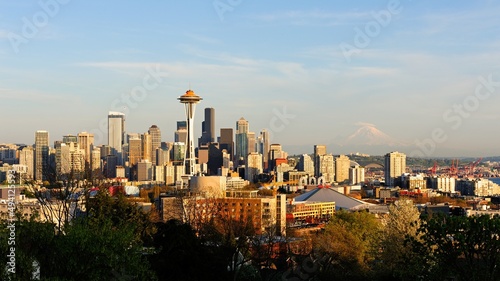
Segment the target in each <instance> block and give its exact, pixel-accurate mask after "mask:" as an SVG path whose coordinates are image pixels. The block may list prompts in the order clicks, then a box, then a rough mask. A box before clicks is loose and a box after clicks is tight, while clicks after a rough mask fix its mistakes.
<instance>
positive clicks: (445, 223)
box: [408, 215, 500, 280]
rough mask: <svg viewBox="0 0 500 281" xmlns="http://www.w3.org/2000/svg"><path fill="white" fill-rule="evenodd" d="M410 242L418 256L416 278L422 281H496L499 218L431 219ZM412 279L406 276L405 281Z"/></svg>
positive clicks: (499, 273)
mask: <svg viewBox="0 0 500 281" xmlns="http://www.w3.org/2000/svg"><path fill="white" fill-rule="evenodd" d="M420 233H421V234H422V239H421V241H417V240H415V239H412V240H411V242H412V244H411V245H412V248H413V249H414V252H416V253H419V254H420V255H421V259H420V260H419V264H418V265H419V267H418V268H419V269H420V270H419V271H417V272H416V273H417V274H418V276H420V277H423V278H425V279H426V280H442V279H443V277H450V278H455V280H500V271H499V266H500V237H499V234H500V218H499V217H498V216H495V217H493V218H492V217H490V216H489V215H481V216H471V217H461V216H456V217H453V216H452V217H450V216H445V215H433V216H431V217H429V218H428V219H427V220H426V223H425V224H424V225H423V226H422V227H421V229H420ZM414 277H415V276H408V279H411V278H414Z"/></svg>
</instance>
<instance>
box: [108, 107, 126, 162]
mask: <svg viewBox="0 0 500 281" xmlns="http://www.w3.org/2000/svg"><path fill="white" fill-rule="evenodd" d="M124 134H125V114H123V113H121V112H113V111H110V112H109V114H108V145H109V147H111V154H112V155H116V157H117V161H118V164H121V161H122V145H123V143H124V140H123V136H124Z"/></svg>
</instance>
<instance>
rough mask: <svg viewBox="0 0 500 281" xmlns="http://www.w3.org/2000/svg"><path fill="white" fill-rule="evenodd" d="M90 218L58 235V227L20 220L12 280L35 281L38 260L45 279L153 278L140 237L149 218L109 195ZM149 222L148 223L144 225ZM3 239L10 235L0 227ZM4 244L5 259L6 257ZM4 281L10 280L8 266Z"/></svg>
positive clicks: (76, 221)
mask: <svg viewBox="0 0 500 281" xmlns="http://www.w3.org/2000/svg"><path fill="white" fill-rule="evenodd" d="M88 210H89V212H88V214H87V215H86V216H83V217H80V218H76V219H73V220H72V221H71V223H69V224H67V225H65V226H64V231H63V232H59V231H56V228H55V225H54V224H52V223H47V222H38V221H35V220H34V219H31V220H28V219H26V218H19V220H18V222H16V269H17V271H16V274H15V276H14V279H12V280H33V276H32V274H33V272H35V266H34V262H36V264H38V265H39V269H40V278H41V280H155V279H156V277H155V275H154V273H153V272H152V271H151V270H149V264H148V263H147V260H146V259H145V257H144V256H143V254H142V252H143V246H142V244H143V243H142V240H141V237H143V234H144V233H147V230H145V228H147V227H148V224H147V222H145V221H147V217H146V220H145V214H142V213H141V212H140V211H139V210H138V209H137V208H136V207H135V206H133V205H131V204H129V203H128V202H126V201H125V200H124V198H111V197H109V196H107V195H105V194H103V195H101V196H98V197H96V198H94V200H93V201H92V203H91V204H90V205H88ZM144 220H145V221H144ZM0 228H1V230H0V236H1V238H2V241H4V240H3V238H4V237H6V235H7V234H8V233H7V232H6V226H5V223H3V224H2V225H1V226H0ZM5 245H6V243H1V245H0V250H1V254H2V256H1V258H0V259H1V261H2V263H3V264H5V263H4V261H5V260H4V259H5V257H6V254H4V253H6V250H7V249H6V247H5ZM0 268H1V269H0V270H3V271H2V272H1V273H2V275H1V277H2V280H8V279H7V276H6V275H5V271H4V270H5V268H3V267H0Z"/></svg>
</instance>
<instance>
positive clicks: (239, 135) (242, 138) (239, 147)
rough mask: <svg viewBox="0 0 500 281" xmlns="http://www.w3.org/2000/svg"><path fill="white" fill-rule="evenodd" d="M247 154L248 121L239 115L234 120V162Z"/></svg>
mask: <svg viewBox="0 0 500 281" xmlns="http://www.w3.org/2000/svg"><path fill="white" fill-rule="evenodd" d="M247 155H248V121H247V120H245V118H243V117H241V118H240V120H238V121H237V122H236V152H235V160H236V161H235V162H237V161H238V160H239V159H240V158H243V159H246V157H247Z"/></svg>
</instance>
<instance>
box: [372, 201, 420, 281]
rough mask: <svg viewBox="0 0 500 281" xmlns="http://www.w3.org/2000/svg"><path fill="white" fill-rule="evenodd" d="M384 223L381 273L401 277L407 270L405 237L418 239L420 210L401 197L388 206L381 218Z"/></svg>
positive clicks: (407, 255) (409, 250)
mask: <svg viewBox="0 0 500 281" xmlns="http://www.w3.org/2000/svg"><path fill="white" fill-rule="evenodd" d="M382 223H383V225H384V230H383V235H382V242H381V247H382V251H381V254H380V258H381V266H380V269H381V271H382V274H391V275H392V277H393V278H398V277H401V276H402V274H404V272H402V271H408V258H409V257H410V256H412V254H413V253H412V252H411V248H409V247H407V246H406V242H405V241H406V240H407V239H419V238H418V237H419V235H418V234H417V233H418V230H419V228H420V212H419V211H418V209H417V208H416V207H415V205H414V204H413V201H411V200H405V199H401V200H398V201H396V202H395V203H394V204H393V205H390V206H389V214H388V215H387V216H386V217H385V218H383V220H382Z"/></svg>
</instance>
